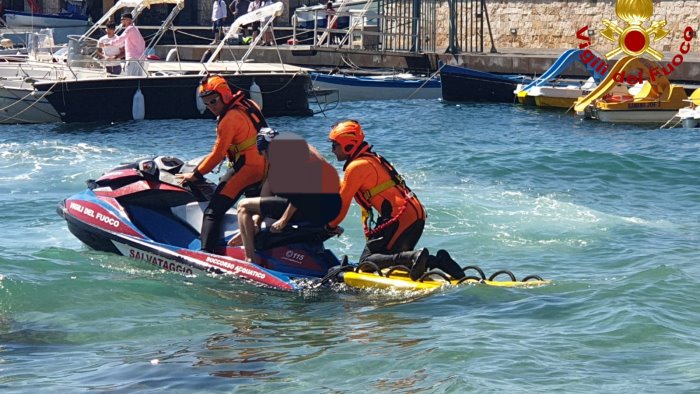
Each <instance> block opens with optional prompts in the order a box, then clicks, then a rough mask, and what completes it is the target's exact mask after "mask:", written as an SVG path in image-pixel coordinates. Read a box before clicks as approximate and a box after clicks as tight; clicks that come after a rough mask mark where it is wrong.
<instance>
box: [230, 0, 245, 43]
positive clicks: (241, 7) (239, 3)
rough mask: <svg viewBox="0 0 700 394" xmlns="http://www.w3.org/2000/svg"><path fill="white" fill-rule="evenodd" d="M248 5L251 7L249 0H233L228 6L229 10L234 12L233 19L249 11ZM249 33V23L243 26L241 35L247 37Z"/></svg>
mask: <svg viewBox="0 0 700 394" xmlns="http://www.w3.org/2000/svg"><path fill="white" fill-rule="evenodd" d="M248 7H250V1H249V0H233V1H231V4H230V5H229V6H228V10H229V11H231V14H233V21H234V22H235V21H236V19H238V18H240V17H242V16H243V15H245V14H247V13H248ZM247 35H248V25H247V24H246V25H242V26H241V37H246V36H247Z"/></svg>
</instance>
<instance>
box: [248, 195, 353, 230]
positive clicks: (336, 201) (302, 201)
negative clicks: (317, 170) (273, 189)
mask: <svg viewBox="0 0 700 394" xmlns="http://www.w3.org/2000/svg"><path fill="white" fill-rule="evenodd" d="M290 201H291V202H292V204H293V205H294V207H296V209H297V211H296V212H295V213H294V216H292V220H291V221H293V222H297V223H299V222H308V224H309V225H311V226H323V225H325V224H327V223H328V222H330V221H331V220H333V219H335V218H336V217H337V216H338V214H339V213H340V206H341V200H340V195H339V194H295V195H287V196H284V197H282V196H275V197H262V198H261V199H260V212H261V213H262V215H263V216H265V217H270V218H274V219H279V218H280V217H282V214H284V211H285V210H286V209H287V205H289V203H290Z"/></svg>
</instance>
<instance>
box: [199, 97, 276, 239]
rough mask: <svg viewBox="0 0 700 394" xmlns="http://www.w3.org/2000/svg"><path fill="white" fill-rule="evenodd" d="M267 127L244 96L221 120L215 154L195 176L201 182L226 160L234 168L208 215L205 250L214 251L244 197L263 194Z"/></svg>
mask: <svg viewBox="0 0 700 394" xmlns="http://www.w3.org/2000/svg"><path fill="white" fill-rule="evenodd" d="M263 127H267V123H266V122H265V118H264V117H263V115H262V112H261V111H260V109H259V108H258V106H257V105H256V104H255V102H253V101H252V100H249V99H247V98H245V97H243V92H238V93H236V94H235V95H234V98H233V101H232V102H231V104H229V106H228V108H227V109H226V111H225V112H224V113H223V114H222V115H220V116H219V117H218V120H217V125H216V143H215V144H214V147H213V148H212V151H211V153H209V155H208V156H207V157H206V158H204V160H202V162H201V163H199V164H198V165H197V168H196V169H195V171H194V173H195V176H196V177H198V178H200V179H201V178H203V176H204V175H205V174H207V173H209V172H211V171H212V170H213V169H214V167H216V166H217V165H218V164H219V163H221V161H223V160H224V159H225V158H228V160H229V167H230V168H229V170H228V171H227V172H226V174H225V175H224V176H223V177H222V178H221V182H220V183H219V186H218V187H217V188H216V191H215V192H214V195H213V197H212V199H211V201H210V202H209V205H208V206H207V209H206V210H205V211H204V217H203V219H202V232H201V241H202V246H201V248H202V250H205V251H208V252H213V251H214V247H216V245H217V244H218V242H219V237H220V228H221V222H222V221H223V217H224V214H225V213H226V211H227V210H228V209H229V208H231V207H232V206H233V204H235V203H236V201H237V200H238V199H239V198H240V197H241V195H242V194H243V193H245V194H246V196H248V197H253V196H257V195H259V194H260V185H261V183H262V180H263V177H264V175H265V167H266V161H265V157H264V156H263V155H261V154H260V152H258V149H257V146H256V144H255V143H256V137H257V135H258V132H259V131H260V129H261V128H263Z"/></svg>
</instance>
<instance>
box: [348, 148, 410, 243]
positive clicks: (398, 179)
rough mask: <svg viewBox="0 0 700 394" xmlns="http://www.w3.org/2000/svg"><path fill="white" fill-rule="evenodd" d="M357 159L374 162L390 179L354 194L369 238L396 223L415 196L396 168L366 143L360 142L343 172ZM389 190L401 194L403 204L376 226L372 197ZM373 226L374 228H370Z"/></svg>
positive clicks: (366, 235)
mask: <svg viewBox="0 0 700 394" xmlns="http://www.w3.org/2000/svg"><path fill="white" fill-rule="evenodd" d="M359 158H369V159H370V160H376V163H378V164H379V165H380V166H381V167H382V168H384V169H385V170H386V171H387V173H388V174H389V177H390V178H389V179H388V180H387V181H385V182H382V183H380V184H378V185H375V186H374V187H372V188H371V189H369V190H364V191H362V190H359V191H358V192H357V193H356V194H355V201H357V203H358V204H359V205H360V207H361V208H362V227H363V229H364V232H365V237H367V238H370V237H371V236H373V235H376V234H378V233H379V232H381V231H382V230H384V229H385V228H386V227H388V226H390V225H391V224H393V223H395V222H396V221H398V220H399V217H400V216H401V214H403V212H404V211H405V210H406V208H407V207H408V204H409V202H410V200H413V199H415V198H416V196H415V194H414V193H413V192H412V191H411V189H410V188H409V187H408V186H407V185H406V181H405V180H404V179H403V177H402V176H401V175H400V174H399V173H398V171H396V168H394V166H393V165H392V164H391V163H389V161H388V160H386V159H385V158H384V157H382V156H381V155H379V154H378V153H376V152H372V147H371V146H370V145H368V144H367V143H366V142H362V144H361V145H360V149H358V150H357V152H356V153H355V154H353V156H352V157H350V158H349V159H348V160H347V161H346V162H345V165H344V166H343V170H345V169H346V168H347V166H348V165H349V164H350V162H352V161H353V160H356V159H359ZM391 188H396V189H398V190H399V191H400V192H401V194H402V195H403V203H402V204H401V206H399V207H398V209H397V210H396V213H395V214H394V215H393V216H392V217H390V218H388V219H386V218H385V219H386V220H384V221H383V222H382V223H381V224H378V223H377V222H376V221H375V220H374V211H373V209H372V203H371V201H372V197H374V196H377V195H379V194H381V193H383V192H385V191H387V190H389V189H391ZM416 202H418V201H416ZM418 204H420V202H418ZM373 226H374V228H372V227H373Z"/></svg>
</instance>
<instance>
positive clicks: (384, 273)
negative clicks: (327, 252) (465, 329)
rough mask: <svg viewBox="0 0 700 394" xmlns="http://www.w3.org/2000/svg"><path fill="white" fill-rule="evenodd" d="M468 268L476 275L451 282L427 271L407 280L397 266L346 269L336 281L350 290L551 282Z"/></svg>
mask: <svg viewBox="0 0 700 394" xmlns="http://www.w3.org/2000/svg"><path fill="white" fill-rule="evenodd" d="M468 269H474V270H476V271H477V272H479V274H480V275H479V276H467V277H465V278H463V279H461V280H455V279H449V278H448V277H447V276H446V275H444V274H443V273H442V272H440V271H429V272H426V273H425V274H424V275H423V276H422V277H421V278H419V279H418V280H412V279H411V278H410V277H409V271H408V269H407V268H406V267H401V266H399V267H393V268H388V269H383V270H381V271H379V272H377V271H375V272H363V271H359V270H351V271H350V270H348V271H344V272H340V273H338V278H339V279H340V281H342V282H343V283H345V284H347V285H348V286H351V287H357V288H364V289H367V288H377V289H392V290H434V289H437V288H440V287H443V286H461V285H465V284H468V285H486V286H495V287H539V286H544V285H547V284H550V283H551V281H549V280H544V279H542V278H540V277H539V276H537V275H530V276H527V277H525V278H523V279H522V280H520V281H518V280H516V279H515V276H514V275H513V274H512V273H511V272H510V271H505V270H503V271H498V272H496V273H494V274H493V275H491V276H490V277H489V278H488V279H486V277H485V275H483V271H482V270H481V269H480V268H478V267H476V266H470V267H465V268H464V270H465V271H467V270H468ZM501 275H506V276H507V278H508V280H496V278H497V277H499V276H501Z"/></svg>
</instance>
